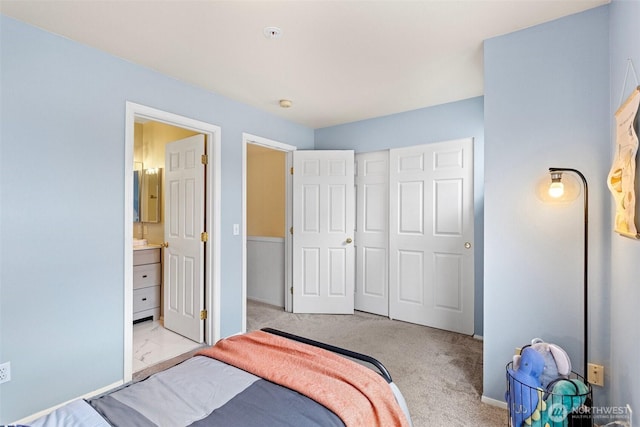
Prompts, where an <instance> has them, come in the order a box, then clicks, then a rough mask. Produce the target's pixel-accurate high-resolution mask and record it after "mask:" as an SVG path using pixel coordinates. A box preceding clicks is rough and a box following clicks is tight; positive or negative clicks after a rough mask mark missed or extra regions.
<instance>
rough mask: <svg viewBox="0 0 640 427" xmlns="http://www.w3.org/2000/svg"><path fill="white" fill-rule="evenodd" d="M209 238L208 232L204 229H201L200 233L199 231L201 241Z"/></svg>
mask: <svg viewBox="0 0 640 427" xmlns="http://www.w3.org/2000/svg"><path fill="white" fill-rule="evenodd" d="M208 240H209V234H207V232H206V231H203V232H202V233H200V241H201V242H206V241H208Z"/></svg>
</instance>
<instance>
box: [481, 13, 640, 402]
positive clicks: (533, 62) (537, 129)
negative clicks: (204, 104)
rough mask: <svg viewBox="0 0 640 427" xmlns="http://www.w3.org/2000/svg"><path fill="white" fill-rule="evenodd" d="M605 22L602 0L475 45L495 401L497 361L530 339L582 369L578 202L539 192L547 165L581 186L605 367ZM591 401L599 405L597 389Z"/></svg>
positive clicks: (488, 381) (488, 383)
mask: <svg viewBox="0 0 640 427" xmlns="http://www.w3.org/2000/svg"><path fill="white" fill-rule="evenodd" d="M608 19H609V17H608V6H604V7H600V8H597V9H592V10H590V11H587V12H584V13H580V14H577V15H572V16H569V17H567V18H564V19H560V20H557V21H553V22H550V23H547V24H543V25H539V26H536V27H532V28H529V29H526V30H523V31H519V32H515V33H511V34H508V35H505V36H501V37H497V38H493V39H490V40H488V41H486V42H485V45H484V52H485V57H484V63H485V97H484V101H485V105H484V117H485V251H484V253H485V279H484V284H485V287H484V303H485V307H484V308H485V311H484V312H485V319H484V320H485V323H484V338H485V340H484V375H483V376H484V379H483V381H484V390H483V394H484V395H485V396H486V397H489V398H492V399H496V400H504V392H505V387H506V386H505V364H506V363H507V362H509V361H510V360H511V357H512V355H513V352H514V348H515V347H520V346H522V345H524V344H526V343H527V342H529V341H530V340H531V339H532V338H533V337H541V338H543V339H545V340H546V341H549V342H554V343H556V344H558V345H561V346H563V347H564V348H565V349H566V350H567V351H568V353H569V355H570V356H571V358H572V362H573V365H574V368H575V370H576V371H578V372H580V373H582V366H583V355H582V354H583V352H582V342H583V340H582V336H583V328H582V318H583V316H582V284H583V280H582V268H583V263H582V260H583V257H582V253H583V252H582V251H583V246H582V239H583V233H582V229H583V209H582V199H581V198H579V199H578V200H577V201H575V202H573V203H569V204H565V205H553V204H548V203H547V204H545V203H542V202H541V201H540V200H539V199H538V198H537V197H536V195H535V190H536V183H537V182H538V181H539V180H540V179H542V178H545V177H548V173H547V170H548V168H549V167H550V166H555V167H569V168H575V169H579V170H580V171H582V172H583V173H584V175H586V177H587V180H588V181H589V184H590V187H589V190H590V194H589V198H590V218H589V233H590V236H589V239H590V244H589V257H590V262H589V269H590V270H589V280H590V287H591V289H590V298H591V302H590V316H589V322H590V330H591V332H590V338H589V339H590V343H591V344H590V355H589V359H590V360H591V361H596V362H602V363H603V364H605V365H608V361H609V335H610V325H609V323H610V321H609V316H610V313H609V304H608V297H607V295H608V292H609V268H608V265H609V250H608V248H609V245H610V234H611V233H610V231H609V230H610V223H611V218H610V207H611V203H610V198H609V193H608V190H607V187H606V176H607V172H608V169H609V166H610V162H609V159H610V157H611V156H610V145H609V56H608V55H609V53H608V48H609V33H608V31H609V30H608V28H609V25H608ZM636 348H637V344H636ZM627 356H631V355H627ZM632 357H634V360H635V355H634V356H632ZM594 398H595V401H596V404H601V403H602V402H603V401H605V400H606V389H605V390H603V389H596V390H595V391H594Z"/></svg>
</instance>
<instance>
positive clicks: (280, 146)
mask: <svg viewBox="0 0 640 427" xmlns="http://www.w3.org/2000/svg"><path fill="white" fill-rule="evenodd" d="M248 144H254V145H260V146H263V147H266V148H270V149H272V150H278V151H284V152H286V153H287V161H286V169H285V170H284V172H285V173H287V171H288V170H290V168H291V167H292V166H293V157H292V153H293V152H294V151H296V150H297V149H298V148H297V147H295V146H293V145H289V144H285V143H282V142H278V141H274V140H272V139H267V138H263V137H261V136H256V135H252V134H250V133H244V132H243V133H242V332H246V331H247V145H248ZM132 174H133V172H132ZM286 176H287V179H285V198H286V207H285V233H284V235H285V238H284V269H285V274H284V277H285V284H284V290H285V292H284V305H285V311H289V312H290V311H291V310H292V301H293V299H292V295H291V292H287V290H288V289H290V288H291V280H292V274H291V247H292V246H291V243H292V237H291V233H287V232H286V230H289V228H290V227H291V226H292V225H293V218H292V217H291V206H292V204H291V202H292V192H291V174H288V173H287V175H286Z"/></svg>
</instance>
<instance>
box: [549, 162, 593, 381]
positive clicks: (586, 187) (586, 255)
mask: <svg viewBox="0 0 640 427" xmlns="http://www.w3.org/2000/svg"><path fill="white" fill-rule="evenodd" d="M549 172H550V173H554V172H572V173H574V174H576V175H578V176H579V177H580V179H582V184H583V185H584V272H583V273H584V279H583V286H584V288H583V303H584V307H583V311H584V368H583V369H584V370H583V371H582V372H583V375H584V379H585V381H586V380H587V364H588V363H589V362H588V359H587V355H588V352H589V345H588V343H589V332H588V329H589V322H588V317H589V316H588V313H589V286H588V276H587V268H588V259H589V185H588V184H587V179H586V178H585V177H584V175H583V174H582V172H580V171H579V170H577V169H570V168H549Z"/></svg>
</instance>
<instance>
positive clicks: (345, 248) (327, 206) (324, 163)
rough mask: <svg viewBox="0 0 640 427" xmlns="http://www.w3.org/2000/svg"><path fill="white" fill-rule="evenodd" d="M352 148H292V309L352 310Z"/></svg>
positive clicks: (312, 310) (353, 207) (306, 310)
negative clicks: (336, 149) (318, 149)
mask: <svg viewBox="0 0 640 427" xmlns="http://www.w3.org/2000/svg"><path fill="white" fill-rule="evenodd" d="M353 160H354V154H353V151H350V150H345V151H294V152H293V250H292V252H293V273H292V275H293V286H292V287H293V312H294V313H334V314H353V309H354V294H353V292H354V281H355V270H354V267H355V255H354V245H353V237H354V235H353V232H354V217H355V197H354V176H353Z"/></svg>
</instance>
